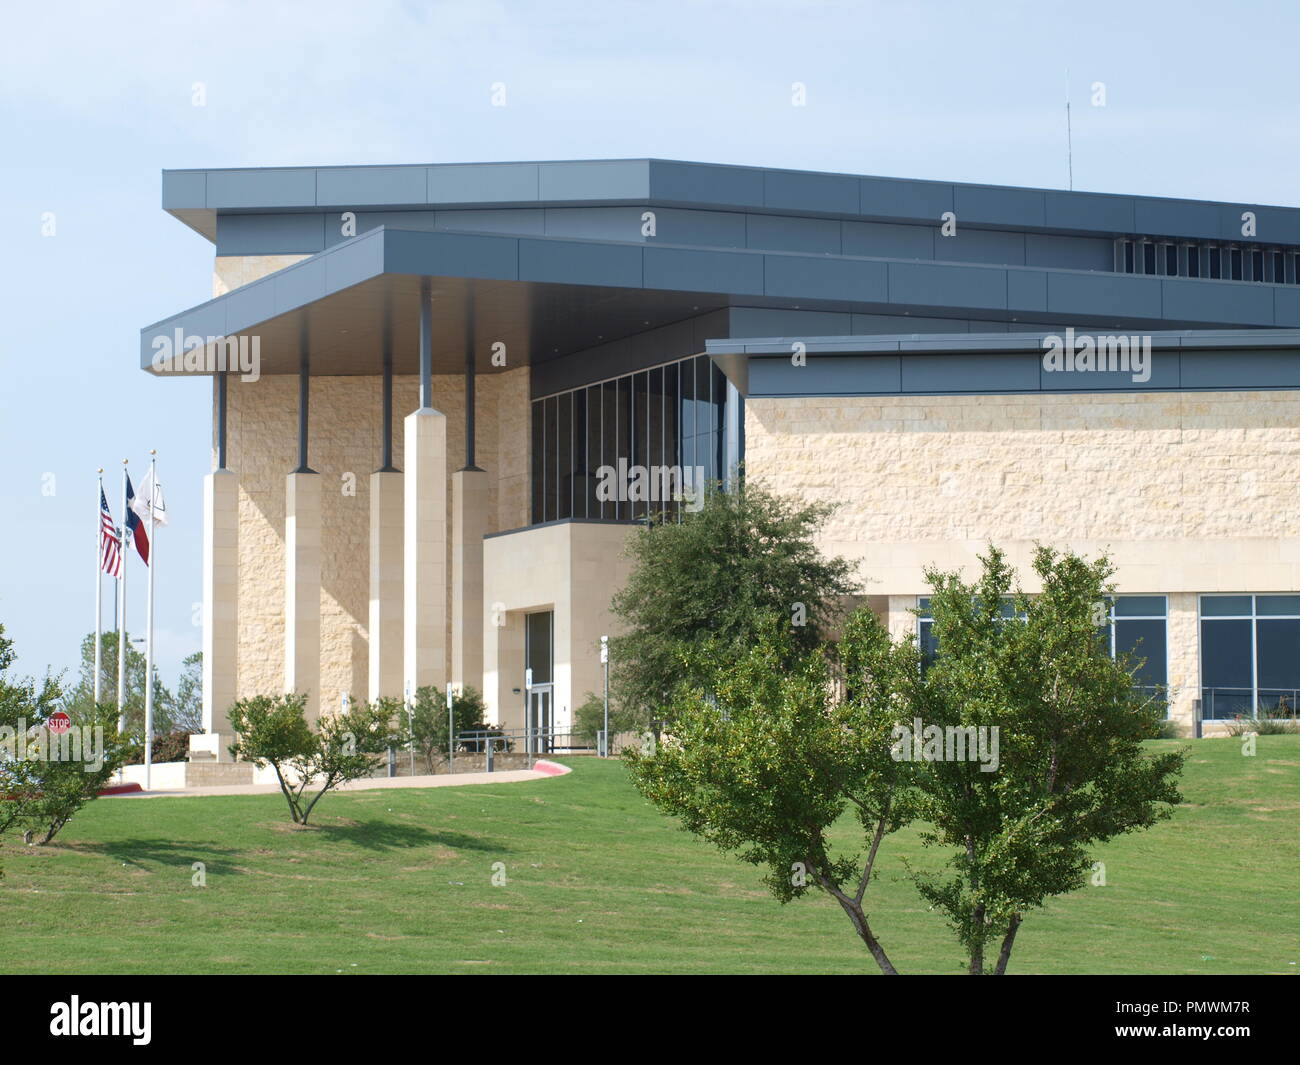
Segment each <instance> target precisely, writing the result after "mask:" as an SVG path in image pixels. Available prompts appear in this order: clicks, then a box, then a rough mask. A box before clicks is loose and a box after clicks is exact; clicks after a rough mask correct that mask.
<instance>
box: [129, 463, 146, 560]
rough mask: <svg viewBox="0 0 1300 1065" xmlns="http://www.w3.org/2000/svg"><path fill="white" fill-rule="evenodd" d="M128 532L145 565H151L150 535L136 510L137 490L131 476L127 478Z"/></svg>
mask: <svg viewBox="0 0 1300 1065" xmlns="http://www.w3.org/2000/svg"><path fill="white" fill-rule="evenodd" d="M126 530H127V535H129V536H130V537H131V538H132V539H134V540H135V549H136V550H137V551H139V552H140V557H141V558H142V559H144V564H145V565H146V566H147V565H149V534H148V533H147V532H145V529H144V522H142V521H141V520H140V515H139V514H137V513H136V510H135V489H133V488H132V487H131V475H130V474H127V478H126Z"/></svg>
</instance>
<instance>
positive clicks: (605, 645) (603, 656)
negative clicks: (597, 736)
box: [600, 636, 609, 758]
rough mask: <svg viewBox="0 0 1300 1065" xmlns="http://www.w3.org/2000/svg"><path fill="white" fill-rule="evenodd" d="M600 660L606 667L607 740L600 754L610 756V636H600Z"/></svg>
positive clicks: (604, 756) (605, 756)
mask: <svg viewBox="0 0 1300 1065" xmlns="http://www.w3.org/2000/svg"><path fill="white" fill-rule="evenodd" d="M600 661H601V664H602V665H603V666H604V667H605V742H604V743H603V744H602V745H601V746H602V750H601V752H600V756H601V757H602V758H608V757H609V637H608V636H602V637H601V638H600Z"/></svg>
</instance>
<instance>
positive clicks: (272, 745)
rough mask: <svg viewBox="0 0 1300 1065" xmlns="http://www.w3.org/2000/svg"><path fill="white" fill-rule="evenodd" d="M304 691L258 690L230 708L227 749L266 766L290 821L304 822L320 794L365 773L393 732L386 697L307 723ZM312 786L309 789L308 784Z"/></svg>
mask: <svg viewBox="0 0 1300 1065" xmlns="http://www.w3.org/2000/svg"><path fill="white" fill-rule="evenodd" d="M306 707H307V696H305V695H258V696H254V697H252V698H249V699H240V700H239V701H238V702H236V703H235V704H234V705H233V706H232V707H231V708H230V724H231V726H232V727H233V728H234V730H235V732H236V733H237V734H238V737H239V738H238V739H237V740H236V741H235V742H234V743H233V744H232V745H231V747H230V753H231V754H232V755H233V756H234V757H235V758H237V759H243V760H245V761H249V762H252V763H253V764H254V765H255V766H257V767H258V768H259V769H262V768H264V767H266V766H267V765H269V766H271V767H272V768H273V769H274V770H275V778H276V780H277V781H278V782H279V784H280V792H281V794H283V795H284V798H285V801H286V802H287V803H288V804H289V816H290V817H291V818H292V819H293V822H294V824H299V825H305V824H306V823H307V819H308V818H309V817H310V816H311V812H312V810H314V809H315V808H316V804H317V803H318V802H320V800H321V799H322V798H324V796H325V794H326V793H327V792H329V791H332V790H334V789H335V788H337V787H339V786H340V785H342V784H346V783H347V782H348V781H351V780H359V779H361V778H362V777H367V776H370V775H371V774H372V773H373V772H374V771H375V770H376V769H377V768H378V767H379V765H380V764H381V761H382V756H383V754H384V752H385V751H387V749H388V747H389V745H390V744H391V743H393V742H394V740H395V736H394V732H393V727H392V714H391V707H390V706H389V704H388V703H387V702H379V703H356V704H354V705H353V706H351V707H349V708H348V709H347V710H344V711H343V712H341V713H338V714H326V715H322V716H321V718H320V719H319V720H318V721H317V722H316V725H315V727H314V728H313V727H312V726H311V725H310V724H308V722H307V719H306V716H305V711H306ZM313 785H314V786H316V787H317V788H318V790H317V791H316V792H315V794H311V793H310V792H309V791H308V789H309V788H310V787H311V786H313Z"/></svg>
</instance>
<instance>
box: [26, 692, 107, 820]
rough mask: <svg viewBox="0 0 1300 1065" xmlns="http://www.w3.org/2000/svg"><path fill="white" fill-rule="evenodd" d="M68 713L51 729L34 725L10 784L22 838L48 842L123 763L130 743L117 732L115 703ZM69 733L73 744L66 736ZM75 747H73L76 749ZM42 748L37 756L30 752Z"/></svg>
mask: <svg viewBox="0 0 1300 1065" xmlns="http://www.w3.org/2000/svg"><path fill="white" fill-rule="evenodd" d="M65 713H68V714H69V717H70V718H71V719H72V720H71V728H70V730H69V731H68V732H65V733H62V734H56V733H53V732H51V730H50V729H49V727H48V726H46V727H42V728H40V729H38V730H34V735H32V736H30V737H29V743H34V744H35V745H36V746H35V747H31V746H29V748H28V757H27V759H26V760H25V763H24V766H23V770H22V772H21V778H20V782H19V783H17V784H16V788H17V795H18V803H19V805H20V806H21V817H20V820H21V822H22V824H23V826H24V827H25V829H26V831H25V832H24V837H25V838H28V839H31V837H32V836H34V835H37V834H39V837H40V838H38V839H35V840H34V842H35V843H36V844H38V845H43V844H46V843H49V842H50V840H52V839H53V838H54V837H55V836H56V835H57V834H58V832H59V830H60V829H62V828H63V826H64V825H66V824H67V823H68V822H69V821H71V820H72V818H73V816H74V815H76V813H77V812H78V811H79V810H81V808H82V807H83V806H85V805H86V804H87V803H89V802H91V801H92V800H94V799H96V798H98V797H99V792H100V790H101V789H102V788H104V787H105V786H106V785H107V784H108V783H109V781H110V780H111V779H112V777H113V774H114V773H116V772H117V771H118V769H119V768H120V767H121V766H122V765H123V763H124V762H125V761H126V758H127V757H128V754H129V752H130V751H131V750H132V749H133V746H132V744H131V743H129V742H127V741H125V740H123V739H122V738H120V737H119V736H118V733H117V708H116V707H114V706H111V705H109V704H108V703H100V704H99V706H98V707H97V708H96V709H95V710H94V711H93V712H82V711H77V712H76V713H72V712H69V711H65ZM74 737H75V744H74V743H72V742H69V741H72V740H73V738H74ZM78 748H79V749H78ZM37 749H39V750H40V751H41V752H42V753H41V754H40V755H39V756H38V755H37V753H36V751H37Z"/></svg>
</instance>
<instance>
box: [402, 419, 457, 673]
mask: <svg viewBox="0 0 1300 1065" xmlns="http://www.w3.org/2000/svg"><path fill="white" fill-rule="evenodd" d="M403 447H404V449H405V462H404V469H405V474H404V476H405V477H406V484H405V491H404V496H403V511H404V514H405V528H404V530H403V537H402V555H403V562H404V564H403V567H402V593H403V595H402V600H403V610H402V644H403V653H402V678H403V683H404V686H405V687H409V688H410V690H411V692H412V693H414V692H415V691H416V690H417V689H418V688H423V687H430V686H431V687H435V688H438V689H439V690H441V689H442V688H443V687H444V686H445V685H446V683H447V419H446V417H445V416H444V415H443V414H442V413H440V412H439V411H436V410H434V409H433V408H432V407H423V408H421V409H420V410H417V411H415V412H414V413H412V414H408V415H407V416H406V421H405V423H404V440H403Z"/></svg>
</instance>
